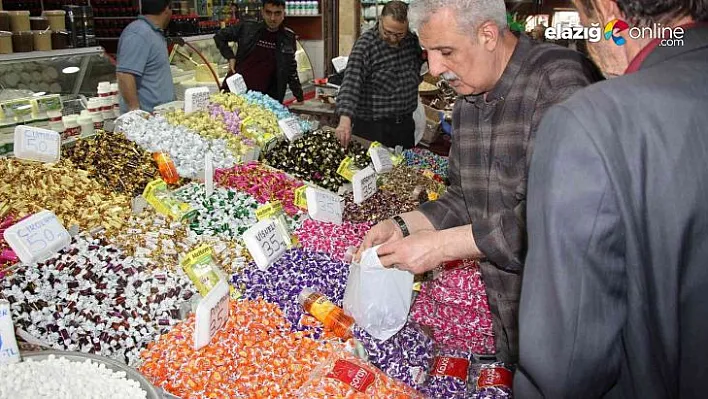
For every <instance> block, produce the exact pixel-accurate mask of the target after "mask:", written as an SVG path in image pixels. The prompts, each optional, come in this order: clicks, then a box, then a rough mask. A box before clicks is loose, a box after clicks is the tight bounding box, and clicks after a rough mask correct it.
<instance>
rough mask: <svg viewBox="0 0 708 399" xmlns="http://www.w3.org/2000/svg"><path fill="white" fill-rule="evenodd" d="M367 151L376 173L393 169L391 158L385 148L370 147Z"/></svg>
mask: <svg viewBox="0 0 708 399" xmlns="http://www.w3.org/2000/svg"><path fill="white" fill-rule="evenodd" d="M369 151H370V155H371V161H372V162H373V163H374V169H375V170H376V172H377V173H386V172H388V171H390V170H391V169H393V159H392V158H391V153H390V152H388V150H387V149H385V148H383V147H378V148H372V149H370V150H369Z"/></svg>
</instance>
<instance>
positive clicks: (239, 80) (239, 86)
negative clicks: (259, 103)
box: [226, 73, 248, 94]
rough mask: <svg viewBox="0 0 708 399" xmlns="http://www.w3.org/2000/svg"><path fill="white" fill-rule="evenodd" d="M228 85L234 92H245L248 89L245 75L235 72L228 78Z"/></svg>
mask: <svg viewBox="0 0 708 399" xmlns="http://www.w3.org/2000/svg"><path fill="white" fill-rule="evenodd" d="M226 86H228V87H229V91H231V92H232V93H234V94H244V93H246V92H247V91H248V86H246V81H245V80H243V76H241V75H240V74H238V73H235V74H233V75H231V76H229V77H228V78H226Z"/></svg>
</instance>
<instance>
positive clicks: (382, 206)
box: [343, 191, 417, 224]
mask: <svg viewBox="0 0 708 399" xmlns="http://www.w3.org/2000/svg"><path fill="white" fill-rule="evenodd" d="M344 201H345V207H344V214H343V218H344V220H346V221H349V222H352V223H373V224H376V223H378V222H380V221H382V220H386V219H388V218H390V217H392V216H394V215H398V214H401V213H405V212H410V211H412V210H414V209H415V208H416V204H417V202H415V201H413V200H411V199H410V198H407V197H406V198H400V197H397V196H396V195H395V194H392V193H391V192H388V191H377V192H376V194H374V195H373V196H372V197H371V198H369V199H367V200H366V201H364V202H363V203H361V204H356V203H354V198H353V195H352V194H351V193H349V194H346V195H345V196H344Z"/></svg>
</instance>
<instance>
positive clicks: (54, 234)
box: [3, 210, 71, 263]
mask: <svg viewBox="0 0 708 399" xmlns="http://www.w3.org/2000/svg"><path fill="white" fill-rule="evenodd" d="M3 237H4V238H5V241H7V243H8V244H9V245H10V248H12V250H14V251H15V253H16V254H17V257H19V258H20V260H21V261H22V262H23V263H34V262H43V261H45V260H47V259H49V258H50V257H51V256H52V255H54V254H55V253H57V252H59V250H61V249H62V248H64V247H66V246H67V245H69V243H70V242H71V236H70V235H69V232H68V231H66V229H65V228H64V226H62V224H61V222H60V221H59V219H57V217H56V215H54V213H53V212H51V211H48V210H43V211H40V212H38V213H35V214H34V215H32V216H30V217H28V218H27V219H24V220H22V221H20V222H18V223H16V224H14V225H12V226H10V227H8V228H7V230H5V233H4V234H3Z"/></svg>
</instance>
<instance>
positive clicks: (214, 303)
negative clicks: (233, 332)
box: [194, 280, 230, 350]
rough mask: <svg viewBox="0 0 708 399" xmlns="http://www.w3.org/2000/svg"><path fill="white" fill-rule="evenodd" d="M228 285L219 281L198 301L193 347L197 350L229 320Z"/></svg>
mask: <svg viewBox="0 0 708 399" xmlns="http://www.w3.org/2000/svg"><path fill="white" fill-rule="evenodd" d="M229 310H230V309H229V285H228V284H226V282H225V281H224V280H221V281H219V282H218V283H217V284H216V286H214V288H213V289H212V290H211V291H209V293H208V294H207V295H206V296H205V297H204V299H202V300H201V301H199V305H197V311H196V312H195V315H194V349H195V350H199V349H201V348H203V347H204V346H206V345H208V344H209V342H211V340H212V338H214V336H215V335H216V333H217V332H219V330H221V329H222V328H224V327H225V326H226V323H227V322H228V321H229Z"/></svg>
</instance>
